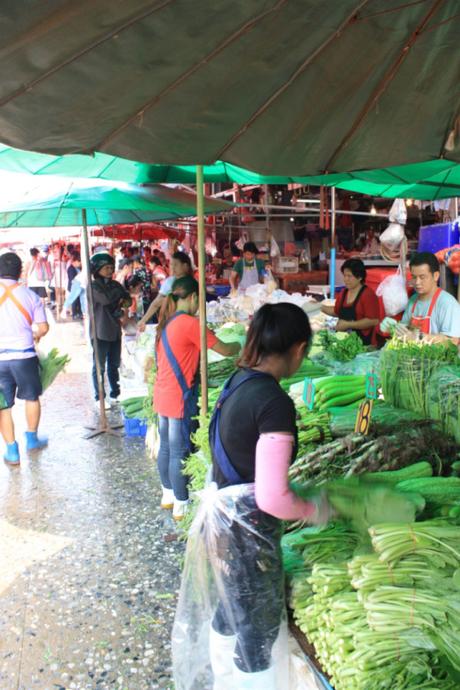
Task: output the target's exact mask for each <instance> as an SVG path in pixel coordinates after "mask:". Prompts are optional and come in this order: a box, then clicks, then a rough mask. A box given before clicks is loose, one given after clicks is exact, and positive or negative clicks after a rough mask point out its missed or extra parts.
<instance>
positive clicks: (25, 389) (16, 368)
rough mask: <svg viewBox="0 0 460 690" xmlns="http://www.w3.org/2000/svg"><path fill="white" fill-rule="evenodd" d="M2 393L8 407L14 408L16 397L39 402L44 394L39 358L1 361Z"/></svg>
mask: <svg viewBox="0 0 460 690" xmlns="http://www.w3.org/2000/svg"><path fill="white" fill-rule="evenodd" d="M0 391H1V392H2V393H3V395H4V396H5V400H6V405H7V407H13V405H14V399H15V397H17V398H19V399H20V400H38V398H39V397H40V395H41V394H42V392H43V391H42V384H41V381H40V368H39V365H38V357H28V358H27V359H10V360H6V361H1V360H0Z"/></svg>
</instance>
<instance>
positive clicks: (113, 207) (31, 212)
mask: <svg viewBox="0 0 460 690" xmlns="http://www.w3.org/2000/svg"><path fill="white" fill-rule="evenodd" d="M46 183H48V184H46ZM50 183H51V184H50ZM26 185H27V182H24V183H23V185H22V186H19V185H18V188H17V190H16V191H15V192H14V193H13V195H12V196H11V197H10V198H9V199H8V201H5V202H3V203H1V204H0V227H4V228H5V227H6V228H9V227H54V226H65V227H69V226H80V225H82V210H83V209H85V210H86V212H87V223H88V225H115V224H119V223H123V224H124V223H140V222H143V221H154V220H174V219H176V218H182V217H188V216H195V215H196V196H195V195H194V194H190V193H189V192H184V191H182V190H178V189H170V188H169V187H164V186H162V185H157V186H153V187H139V186H137V185H128V184H125V183H119V184H115V183H113V182H112V183H110V182H108V181H107V182H105V181H100V182H99V183H98V184H97V185H95V184H94V182H93V181H91V180H66V179H64V178H56V179H54V178H53V179H52V180H41V179H40V180H36V179H35V178H34V179H33V180H32V182H29V183H28V187H26ZM232 207H233V205H232V204H228V203H226V202H225V201H221V200H219V201H218V200H215V199H209V198H205V204H204V211H205V213H206V214H214V213H218V212H220V211H226V210H227V211H228V210H231V209H232Z"/></svg>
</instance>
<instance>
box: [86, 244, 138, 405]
mask: <svg viewBox="0 0 460 690" xmlns="http://www.w3.org/2000/svg"><path fill="white" fill-rule="evenodd" d="M90 267H91V275H92V278H93V280H92V288H93V302H94V320H95V324H96V334H95V336H96V338H97V346H98V352H99V363H100V366H101V371H102V376H103V379H104V374H105V370H106V368H107V378H108V380H109V385H110V402H111V403H112V404H115V403H116V402H117V399H118V396H119V395H120V382H119V381H120V374H119V369H120V361H121V321H120V319H121V317H122V316H123V309H124V308H128V307H129V306H130V304H131V297H130V295H129V292H128V291H127V290H125V288H124V287H123V286H122V285H120V283H118V282H117V281H116V280H113V274H114V271H115V261H114V259H113V257H112V256H110V254H108V253H106V252H99V253H97V254H94V255H93V256H92V257H91V261H90ZM92 338H94V334H92ZM93 384H94V392H95V399H96V403H97V406H99V388H98V381H97V372H96V361H94V365H93ZM104 398H105V392H104ZM109 408H110V403H109V402H107V403H106V409H109Z"/></svg>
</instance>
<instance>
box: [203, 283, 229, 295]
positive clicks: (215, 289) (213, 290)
mask: <svg viewBox="0 0 460 690" xmlns="http://www.w3.org/2000/svg"><path fill="white" fill-rule="evenodd" d="M206 290H207V292H208V293H209V294H210V295H216V297H227V295H229V294H230V285H207V286H206Z"/></svg>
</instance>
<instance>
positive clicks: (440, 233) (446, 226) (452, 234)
mask: <svg viewBox="0 0 460 690" xmlns="http://www.w3.org/2000/svg"><path fill="white" fill-rule="evenodd" d="M458 243H459V224H458V222H455V223H438V224H437V225H423V226H422V227H421V228H420V230H419V240H418V251H419V252H432V253H433V254H435V253H436V252H439V251H441V249H447V248H448V247H452V245H454V244H458Z"/></svg>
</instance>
